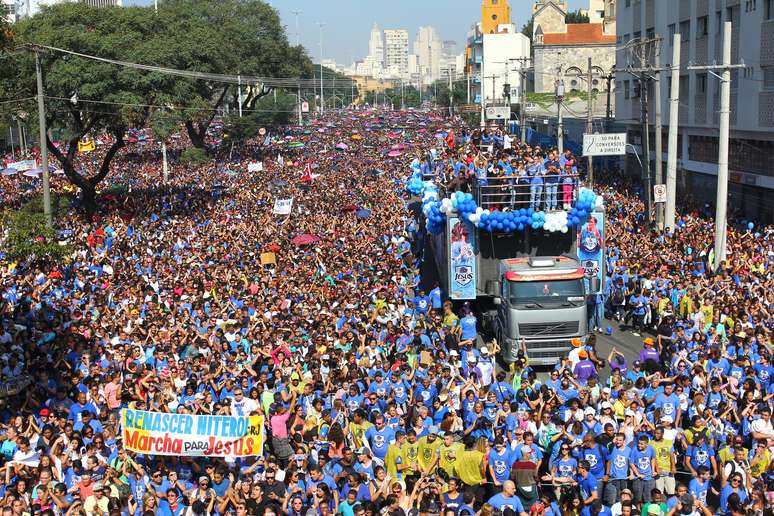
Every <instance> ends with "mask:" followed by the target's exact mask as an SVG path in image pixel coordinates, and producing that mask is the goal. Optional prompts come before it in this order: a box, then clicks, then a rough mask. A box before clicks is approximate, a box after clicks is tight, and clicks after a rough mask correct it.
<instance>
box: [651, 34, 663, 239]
mask: <svg viewBox="0 0 774 516" xmlns="http://www.w3.org/2000/svg"><path fill="white" fill-rule="evenodd" d="M653 64H654V65H655V67H656V69H655V72H656V73H655V79H654V81H653V87H654V88H653V92H654V97H655V98H654V99H653V100H654V102H655V104H656V113H655V120H654V122H655V128H654V132H655V136H656V184H657V185H660V184H664V174H663V171H662V170H661V166H662V157H663V151H662V148H661V38H660V36H656V51H655V56H654V63H653ZM656 227H658V229H659V230H662V229H664V203H660V202H659V203H656Z"/></svg>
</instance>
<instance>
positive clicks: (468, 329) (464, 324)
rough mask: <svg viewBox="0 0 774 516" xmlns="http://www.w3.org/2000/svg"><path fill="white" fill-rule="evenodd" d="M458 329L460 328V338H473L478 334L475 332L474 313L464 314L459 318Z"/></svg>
mask: <svg viewBox="0 0 774 516" xmlns="http://www.w3.org/2000/svg"><path fill="white" fill-rule="evenodd" d="M460 329H461V330H462V336H461V337H462V340H475V338H476V337H477V336H478V333H477V332H476V317H475V316H474V315H466V316H465V317H463V318H462V319H460Z"/></svg>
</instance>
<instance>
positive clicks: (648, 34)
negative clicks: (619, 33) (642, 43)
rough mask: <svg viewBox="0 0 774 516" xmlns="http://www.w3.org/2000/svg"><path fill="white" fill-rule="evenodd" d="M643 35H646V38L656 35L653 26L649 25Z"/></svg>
mask: <svg viewBox="0 0 774 516" xmlns="http://www.w3.org/2000/svg"><path fill="white" fill-rule="evenodd" d="M645 37H646V38H647V39H653V38H655V37H656V29H654V28H653V27H651V28H649V29H648V30H646V31H645Z"/></svg>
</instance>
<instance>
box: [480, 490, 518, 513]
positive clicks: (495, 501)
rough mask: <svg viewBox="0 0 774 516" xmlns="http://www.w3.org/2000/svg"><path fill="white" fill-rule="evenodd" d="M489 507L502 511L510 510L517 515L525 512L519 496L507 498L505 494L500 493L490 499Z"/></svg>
mask: <svg viewBox="0 0 774 516" xmlns="http://www.w3.org/2000/svg"><path fill="white" fill-rule="evenodd" d="M488 503H489V505H491V506H492V507H494V508H495V509H498V510H500V511H502V510H504V509H506V508H508V509H511V510H512V511H513V512H515V513H516V514H521V513H522V512H524V506H523V505H522V504H521V500H520V499H519V497H518V496H511V497H507V496H505V495H504V494H503V493H498V494H496V495H494V496H493V497H492V498H490V499H489V502H488Z"/></svg>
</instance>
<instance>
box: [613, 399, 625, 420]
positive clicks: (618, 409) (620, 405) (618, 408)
mask: <svg viewBox="0 0 774 516" xmlns="http://www.w3.org/2000/svg"><path fill="white" fill-rule="evenodd" d="M627 403H628V402H627ZM613 413H614V414H615V418H616V419H617V420H618V421H623V420H624V419H625V414H626V404H625V403H624V402H623V401H621V400H620V399H619V400H617V401H616V402H615V403H613Z"/></svg>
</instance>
